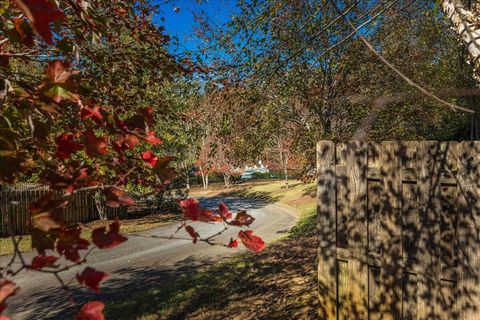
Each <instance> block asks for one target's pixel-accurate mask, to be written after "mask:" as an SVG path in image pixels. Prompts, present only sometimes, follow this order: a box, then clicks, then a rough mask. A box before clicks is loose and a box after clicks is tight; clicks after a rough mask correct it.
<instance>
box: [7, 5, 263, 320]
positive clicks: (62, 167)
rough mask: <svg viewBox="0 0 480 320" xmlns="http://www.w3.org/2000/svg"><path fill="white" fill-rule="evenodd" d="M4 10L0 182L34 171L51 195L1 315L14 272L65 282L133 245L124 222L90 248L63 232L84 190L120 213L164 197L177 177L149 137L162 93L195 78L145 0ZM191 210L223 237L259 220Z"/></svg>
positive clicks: (91, 279)
mask: <svg viewBox="0 0 480 320" xmlns="http://www.w3.org/2000/svg"><path fill="white" fill-rule="evenodd" d="M0 11H1V12H2V15H1V16H0V31H1V32H0V110H1V119H0V183H1V184H14V183H16V182H18V181H22V180H25V179H27V178H29V177H31V176H32V175H33V174H35V177H38V178H37V181H38V182H41V183H43V184H45V185H48V186H49V188H50V189H51V192H48V193H47V194H45V195H44V196H43V197H42V198H40V199H39V200H38V201H36V202H34V203H31V204H29V206H28V210H29V213H30V216H31V225H32V248H33V249H34V250H36V251H37V253H38V255H37V256H36V257H35V258H34V259H32V260H31V261H28V260H27V259H26V258H24V257H23V255H22V253H21V252H20V251H19V250H18V240H17V239H16V238H15V237H14V235H13V234H12V237H11V238H12V241H13V244H14V247H15V248H16V249H17V250H16V252H15V256H14V259H12V260H11V262H10V263H8V264H7V265H5V266H1V269H0V271H1V272H0V313H1V312H3V310H4V309H5V308H6V307H7V302H8V301H7V300H8V299H9V298H10V297H11V296H13V295H15V293H16V292H17V290H18V287H17V286H16V285H15V283H14V279H10V276H8V277H7V275H16V274H18V273H19V272H21V271H23V270H27V269H28V270H33V271H35V272H49V273H53V274H55V275H58V274H59V273H61V272H62V271H65V270H68V269H70V268H71V267H73V266H76V265H80V264H86V263H87V262H88V256H89V254H90V252H92V250H94V249H97V250H104V249H111V248H114V247H116V246H118V245H121V244H122V243H123V242H125V241H126V240H127V238H126V237H124V236H122V235H121V234H120V223H119V221H115V222H113V223H111V224H110V225H108V226H107V225H106V226H104V227H100V228H98V229H96V230H93V232H92V237H91V239H85V238H83V237H82V235H81V231H82V229H81V227H78V226H72V225H68V224H66V223H65V221H64V219H63V209H64V208H65V207H66V206H67V205H68V203H69V202H70V201H71V200H72V197H73V195H74V194H75V193H78V192H80V191H81V190H97V191H100V192H102V193H103V194H104V195H103V196H104V198H105V201H106V204H107V205H109V206H111V207H118V206H121V205H131V204H132V203H133V200H132V199H131V198H130V196H129V195H128V194H127V193H126V192H125V190H124V189H123V187H124V186H125V185H126V184H127V183H134V184H142V185H147V186H149V187H151V188H153V189H154V190H159V189H162V188H163V187H164V186H165V184H168V183H169V182H170V181H171V180H173V179H174V178H175V176H176V171H175V170H174V168H173V167H172V166H173V165H172V164H173V163H174V162H175V159H174V158H173V157H170V156H162V155H160V153H159V152H158V150H159V148H160V147H159V145H160V144H161V139H160V138H159V137H157V136H156V132H154V131H152V128H153V127H154V124H155V123H156V121H157V120H158V119H159V117H164V116H165V113H167V112H168V109H165V107H164V106H163V105H162V103H159V101H158V100H159V92H161V86H160V87H159V85H158V84H159V83H162V84H163V83H166V82H168V81H169V80H170V79H174V78H175V77H180V76H186V75H189V74H191V71H192V70H191V69H192V66H191V64H185V65H184V64H182V63H180V62H178V61H176V60H175V59H174V58H173V57H172V56H171V55H169V54H168V51H167V50H166V45H167V44H168V42H169V37H168V35H166V34H164V32H163V30H162V28H159V27H158V26H156V25H154V24H153V23H152V19H151V17H152V14H153V13H155V12H156V11H157V8H156V7H155V6H153V5H151V4H150V2H149V1H146V0H117V1H113V2H110V1H91V2H88V3H87V2H84V1H74V0H66V1H51V0H35V1H34V0H11V1H2V2H1V3H0ZM159 111H161V112H159ZM169 116H171V115H169ZM54 191H59V192H63V193H62V195H61V196H57V194H58V193H56V192H54ZM182 206H183V207H184V214H185V219H186V220H198V221H205V222H217V223H222V224H223V225H224V229H225V230H226V229H228V228H229V227H230V226H234V227H243V226H248V225H249V224H250V223H251V221H252V218H253V217H250V218H248V217H245V214H246V213H244V212H240V213H238V214H237V216H236V217H235V218H232V215H231V214H227V213H226V212H228V209H227V210H226V209H225V208H224V207H223V206H222V208H221V210H220V209H219V210H218V211H211V210H207V209H204V208H201V207H200V206H199V205H198V202H195V201H194V200H192V199H189V200H188V201H187V202H185V203H183V204H182ZM182 228H185V230H186V232H187V233H188V234H190V235H191V236H192V238H193V240H194V242H206V243H209V244H211V245H224V246H226V247H234V245H233V244H234V243H235V244H236V243H238V241H237V242H235V241H236V240H235V239H232V240H231V241H230V242H229V243H228V244H221V243H216V242H214V239H212V238H211V237H210V238H205V239H204V238H202V237H201V235H199V234H198V233H197V232H196V231H195V230H194V229H193V228H192V227H191V226H189V225H187V222H184V223H182V224H181V225H180V227H179V229H182ZM11 229H12V228H10V230H11ZM239 237H240V238H241V240H242V242H243V243H244V244H245V246H246V247H247V248H249V249H250V250H253V251H259V250H261V249H263V247H264V244H263V243H262V241H261V239H259V238H258V237H256V236H253V235H251V234H249V233H248V234H243V233H242V234H239ZM170 238H174V237H170ZM61 257H63V258H64V259H60V258H61ZM59 261H65V262H59ZM16 262H19V263H20V267H19V266H18V265H17V264H16ZM107 277H108V275H107V274H105V273H104V272H102V271H101V270H95V269H93V268H91V267H88V266H86V267H85V268H84V269H83V271H82V272H79V273H78V274H77V281H78V283H79V284H80V285H84V286H86V287H88V288H90V289H92V290H94V291H98V290H100V285H101V282H102V281H103V280H105V279H106V278H107ZM58 279H59V281H60V279H61V278H60V277H58ZM60 284H61V285H62V286H64V287H66V285H65V284H64V283H60ZM66 299H68V297H66ZM78 306H79V313H78V315H77V317H76V319H103V308H104V305H103V303H101V302H98V301H92V302H87V303H84V302H78ZM0 317H2V316H0ZM4 318H5V317H2V319H4Z"/></svg>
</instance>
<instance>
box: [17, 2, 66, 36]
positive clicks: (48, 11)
mask: <svg viewBox="0 0 480 320" xmlns="http://www.w3.org/2000/svg"><path fill="white" fill-rule="evenodd" d="M14 1H15V3H16V4H17V6H18V7H19V8H20V10H22V11H23V13H24V14H25V15H26V16H27V18H28V20H29V21H30V23H31V25H32V26H33V28H34V29H35V31H36V32H37V33H38V34H39V35H40V36H41V37H42V38H43V40H45V42H46V43H48V44H52V43H53V39H52V31H51V30H50V23H52V22H55V21H58V20H63V19H65V14H64V13H63V11H61V10H59V9H58V8H57V6H56V5H55V4H54V2H52V1H48V0H14Z"/></svg>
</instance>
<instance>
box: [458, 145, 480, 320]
mask: <svg viewBox="0 0 480 320" xmlns="http://www.w3.org/2000/svg"><path fill="white" fill-rule="evenodd" d="M479 154H480V143H478V142H462V143H461V144H460V145H459V147H458V167H459V170H458V172H459V174H458V188H459V190H458V193H459V195H458V211H459V223H458V224H459V236H458V243H459V245H458V246H459V248H461V249H462V250H459V252H458V263H459V266H460V267H462V269H463V270H461V275H460V284H459V290H460V292H461V293H462V295H461V297H460V302H459V303H460V307H459V308H460V309H461V312H462V318H463V319H465V320H478V319H480V280H479V277H480V239H479V236H480V232H479V228H480V227H479V226H480V219H479V217H480V160H479Z"/></svg>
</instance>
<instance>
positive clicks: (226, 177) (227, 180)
mask: <svg viewBox="0 0 480 320" xmlns="http://www.w3.org/2000/svg"><path fill="white" fill-rule="evenodd" d="M223 181H224V183H225V188H227V189H228V188H230V175H229V174H228V173H223Z"/></svg>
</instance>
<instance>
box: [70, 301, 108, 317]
mask: <svg viewBox="0 0 480 320" xmlns="http://www.w3.org/2000/svg"><path fill="white" fill-rule="evenodd" d="M104 308H105V305H104V304H103V303H102V302H100V301H91V302H87V303H85V304H84V305H83V306H82V309H80V313H79V314H77V316H76V317H75V320H105V317H104V316H103V309H104Z"/></svg>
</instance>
